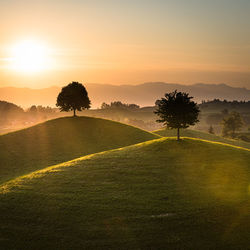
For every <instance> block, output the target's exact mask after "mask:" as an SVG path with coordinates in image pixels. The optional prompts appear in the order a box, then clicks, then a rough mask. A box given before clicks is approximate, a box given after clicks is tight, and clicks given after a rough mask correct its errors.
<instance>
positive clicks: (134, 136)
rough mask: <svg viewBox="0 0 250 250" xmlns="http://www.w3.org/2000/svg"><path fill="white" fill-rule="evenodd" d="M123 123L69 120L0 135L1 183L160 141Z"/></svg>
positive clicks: (92, 119) (81, 119)
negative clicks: (94, 155)
mask: <svg viewBox="0 0 250 250" xmlns="http://www.w3.org/2000/svg"><path fill="white" fill-rule="evenodd" d="M158 137H159V136H158V135H155V134H152V133H149V132H146V131H144V130H141V129H138V128H135V127H132V126H128V125H125V124H122V123H118V122H113V121H109V120H105V119H99V118H90V117H76V118H74V117H67V118H59V119H55V120H50V121H47V122H45V123H41V124H39V125H36V126H33V127H30V128H27V129H23V130H19V131H16V132H12V133H9V134H5V135H1V136H0V183H1V182H3V181H7V180H9V179H12V178H14V177H17V176H20V175H23V174H27V173H29V172H31V171H35V170H38V169H41V168H44V167H46V166H49V165H54V164H57V163H61V162H65V161H68V160H72V159H74V158H76V157H80V156H83V155H87V154H91V153H96V152H101V151H104V150H109V149H114V148H119V147H123V146H128V145H132V144H135V143H139V142H143V141H146V140H152V139H155V138H158Z"/></svg>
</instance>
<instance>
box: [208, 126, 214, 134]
mask: <svg viewBox="0 0 250 250" xmlns="http://www.w3.org/2000/svg"><path fill="white" fill-rule="evenodd" d="M208 133H209V134H214V128H213V126H212V125H210V127H209V129H208Z"/></svg>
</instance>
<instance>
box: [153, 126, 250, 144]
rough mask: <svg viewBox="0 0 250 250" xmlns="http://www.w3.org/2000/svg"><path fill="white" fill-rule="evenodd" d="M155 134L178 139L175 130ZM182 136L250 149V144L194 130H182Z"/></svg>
mask: <svg viewBox="0 0 250 250" xmlns="http://www.w3.org/2000/svg"><path fill="white" fill-rule="evenodd" d="M154 133H155V134H158V135H160V136H163V137H176V133H177V132H176V130H175V129H160V130H156V131H154ZM180 133H181V136H184V137H191V138H198V139H203V140H209V141H215V142H221V143H226V144H230V145H233V146H238V147H243V148H248V149H250V143H248V142H244V141H240V140H233V139H226V138H223V137H221V136H218V135H213V134H209V133H206V132H203V131H198V130H192V129H181V131H180Z"/></svg>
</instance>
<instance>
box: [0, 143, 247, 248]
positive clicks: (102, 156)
mask: <svg viewBox="0 0 250 250" xmlns="http://www.w3.org/2000/svg"><path fill="white" fill-rule="evenodd" d="M249 183H250V151H249V150H247V149H241V148H236V147H234V146H228V145H224V144H221V143H211V142H207V141H203V140H198V139H187V138H185V139H184V140H182V141H179V142H178V141H176V140H174V139H171V138H170V139H167V138H161V139H156V140H151V141H148V142H143V143H140V144H137V145H132V146H128V147H124V148H120V149H116V150H110V151H106V152H102V153H97V154H92V155H88V156H85V157H82V158H79V159H75V160H73V161H70V162H66V163H63V164H59V165H56V166H52V167H48V168H45V169H43V170H41V171H37V172H34V173H31V174H29V175H27V176H23V177H20V178H17V179H15V180H12V181H10V182H7V183H4V184H3V185H1V188H0V191H1V194H0V197H1V198H0V214H2V215H4V216H3V217H2V218H1V221H0V226H1V229H2V230H0V247H1V248H2V249H27V248H29V249H247V248H248V247H249V230H250V214H249V209H250V203H249Z"/></svg>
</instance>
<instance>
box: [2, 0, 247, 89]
mask: <svg viewBox="0 0 250 250" xmlns="http://www.w3.org/2000/svg"><path fill="white" fill-rule="evenodd" d="M249 13H250V1H249V0H237V1H233V0H210V1H208V0H189V1H187V0H175V1H173V0H172V1H170V0H127V1H124V0H91V1H90V0H67V1H66V0H29V1H28V0H21V1H20V0H0V21H1V22H0V87H1V86H18V87H20V86H21V87H33V88H43V87H48V86H52V85H64V84H65V83H68V82H70V81H73V80H76V81H80V82H83V83H84V82H89V83H91V82H93V83H111V84H136V83H143V82H149V81H165V82H178V83H184V84H191V83H197V82H204V83H222V82H224V83H228V84H230V85H234V86H240V87H243V86H245V87H248V88H250V56H249V55H250V32H249V30H250V15H249Z"/></svg>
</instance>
